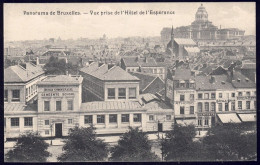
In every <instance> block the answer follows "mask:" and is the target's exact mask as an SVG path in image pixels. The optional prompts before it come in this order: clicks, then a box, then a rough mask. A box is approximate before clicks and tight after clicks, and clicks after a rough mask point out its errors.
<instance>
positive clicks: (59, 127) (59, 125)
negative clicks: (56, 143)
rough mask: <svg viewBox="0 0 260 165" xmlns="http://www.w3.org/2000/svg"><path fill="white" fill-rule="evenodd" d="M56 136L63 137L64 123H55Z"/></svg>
mask: <svg viewBox="0 0 260 165" xmlns="http://www.w3.org/2000/svg"><path fill="white" fill-rule="evenodd" d="M55 137H56V138H61V137H62V123H56V124H55Z"/></svg>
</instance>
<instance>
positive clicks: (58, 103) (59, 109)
mask: <svg viewBox="0 0 260 165" xmlns="http://www.w3.org/2000/svg"><path fill="white" fill-rule="evenodd" d="M56 111H61V101H56Z"/></svg>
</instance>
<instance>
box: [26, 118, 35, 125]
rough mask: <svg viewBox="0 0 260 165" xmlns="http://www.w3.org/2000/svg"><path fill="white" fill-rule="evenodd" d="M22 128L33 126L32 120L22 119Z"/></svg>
mask: <svg viewBox="0 0 260 165" xmlns="http://www.w3.org/2000/svg"><path fill="white" fill-rule="evenodd" d="M24 126H33V118H32V117H25V118H24Z"/></svg>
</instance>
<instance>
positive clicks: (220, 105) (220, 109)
mask: <svg viewBox="0 0 260 165" xmlns="http://www.w3.org/2000/svg"><path fill="white" fill-rule="evenodd" d="M218 111H222V103H218Z"/></svg>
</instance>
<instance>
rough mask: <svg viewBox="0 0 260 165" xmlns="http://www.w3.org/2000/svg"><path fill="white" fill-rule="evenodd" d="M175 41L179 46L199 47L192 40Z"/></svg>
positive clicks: (181, 39)
mask: <svg viewBox="0 0 260 165" xmlns="http://www.w3.org/2000/svg"><path fill="white" fill-rule="evenodd" d="M174 41H175V42H176V43H177V44H178V45H197V44H196V43H195V42H194V41H193V40H192V39H190V38H174Z"/></svg>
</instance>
